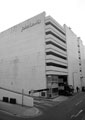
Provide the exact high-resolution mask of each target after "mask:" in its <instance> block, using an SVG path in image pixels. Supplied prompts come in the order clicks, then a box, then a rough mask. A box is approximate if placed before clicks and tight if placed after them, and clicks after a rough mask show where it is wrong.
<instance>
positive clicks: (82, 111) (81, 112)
mask: <svg viewBox="0 0 85 120" xmlns="http://www.w3.org/2000/svg"><path fill="white" fill-rule="evenodd" d="M82 112H83V110H80V111H79V112H78V113H77V114H76V115H75V117H77V116H78V115H80V113H82Z"/></svg>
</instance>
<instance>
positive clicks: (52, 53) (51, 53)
mask: <svg viewBox="0 0 85 120" xmlns="http://www.w3.org/2000/svg"><path fill="white" fill-rule="evenodd" d="M46 55H54V56H56V57H59V58H62V59H64V60H67V57H65V56H62V55H59V54H57V53H54V52H52V51H49V52H46Z"/></svg>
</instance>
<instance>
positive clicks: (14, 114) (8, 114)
mask: <svg viewBox="0 0 85 120" xmlns="http://www.w3.org/2000/svg"><path fill="white" fill-rule="evenodd" d="M0 111H1V112H3V113H5V114H8V115H11V116H15V115H16V114H12V113H10V112H7V111H5V110H0Z"/></svg>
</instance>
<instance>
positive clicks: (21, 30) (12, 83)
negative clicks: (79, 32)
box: [0, 12, 84, 99]
mask: <svg viewBox="0 0 85 120" xmlns="http://www.w3.org/2000/svg"><path fill="white" fill-rule="evenodd" d="M78 44H79V43H78V38H77V36H76V35H75V34H74V33H73V32H72V30H71V29H70V28H68V27H67V26H66V25H64V26H61V25H60V24H59V23H58V22H57V21H56V20H54V19H53V18H52V17H51V16H45V12H43V13H41V14H39V15H37V16H34V17H33V18H31V19H28V20H26V21H24V22H22V23H20V24H18V25H15V26H14V27H12V28H10V29H8V30H6V31H4V32H2V33H0V88H1V89H5V90H7V91H11V92H16V94H17V93H20V94H22V92H23V93H24V94H25V95H29V94H30V93H33V92H37V94H36V95H43V94H45V95H46V96H49V97H52V96H56V95H58V89H59V88H60V87H62V85H63V84H69V85H73V86H74V88H75V89H76V86H79V87H81V80H80V78H81V76H83V77H84V75H80V66H79V64H80V63H79V52H78V49H79V48H78ZM83 54H84V53H83ZM83 63H84V61H83ZM83 63H82V64H83ZM81 67H82V66H81ZM83 69H84V68H83ZM83 71H84V70H83ZM39 93H40V94H39ZM3 96H4V92H3V95H2V97H3ZM11 96H13V94H11ZM16 99H17V97H16Z"/></svg>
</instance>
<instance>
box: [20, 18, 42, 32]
mask: <svg viewBox="0 0 85 120" xmlns="http://www.w3.org/2000/svg"><path fill="white" fill-rule="evenodd" d="M40 23H41V20H40V19H38V20H37V21H36V22H33V23H31V22H30V23H29V24H28V25H25V26H24V27H22V29H21V32H23V31H24V30H26V29H29V28H31V27H33V26H35V25H38V24H40Z"/></svg>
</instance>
